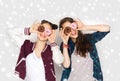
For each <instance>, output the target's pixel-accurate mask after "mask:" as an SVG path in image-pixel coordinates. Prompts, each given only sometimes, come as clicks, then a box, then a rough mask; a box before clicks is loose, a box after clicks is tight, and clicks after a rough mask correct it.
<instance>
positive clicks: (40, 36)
mask: <svg viewBox="0 0 120 81" xmlns="http://www.w3.org/2000/svg"><path fill="white" fill-rule="evenodd" d="M41 26H42V27H44V29H45V30H44V31H42V32H39V33H38V39H39V40H40V41H47V40H48V36H49V35H50V34H51V33H52V27H51V25H50V24H49V23H43V24H41Z"/></svg>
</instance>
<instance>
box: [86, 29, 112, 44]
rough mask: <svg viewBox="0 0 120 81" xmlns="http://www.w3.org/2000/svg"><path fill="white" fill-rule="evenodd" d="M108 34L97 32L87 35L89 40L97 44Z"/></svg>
mask: <svg viewBox="0 0 120 81" xmlns="http://www.w3.org/2000/svg"><path fill="white" fill-rule="evenodd" d="M109 32H110V31H108V32H99V31H97V32H95V33H92V34H86V36H87V38H88V40H90V41H91V42H92V43H97V42H98V41H101V40H102V39H103V38H104V37H105V36H106V35H107V34H108V33H109Z"/></svg>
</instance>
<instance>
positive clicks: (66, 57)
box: [60, 29, 71, 68]
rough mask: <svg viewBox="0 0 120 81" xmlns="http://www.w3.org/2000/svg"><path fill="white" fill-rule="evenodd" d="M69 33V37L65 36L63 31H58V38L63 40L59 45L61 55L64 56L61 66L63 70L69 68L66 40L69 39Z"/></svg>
mask: <svg viewBox="0 0 120 81" xmlns="http://www.w3.org/2000/svg"><path fill="white" fill-rule="evenodd" d="M70 34H71V33H69V35H67V36H66V35H65V34H64V32H63V30H62V29H61V30H60V36H61V38H62V40H63V44H62V45H61V48H62V53H63V56H64V61H63V63H62V64H63V66H64V67H65V68H68V67H69V66H70V57H69V54H68V45H67V44H68V39H69V36H70Z"/></svg>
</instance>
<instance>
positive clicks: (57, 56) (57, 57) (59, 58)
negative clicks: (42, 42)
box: [50, 42, 64, 65]
mask: <svg viewBox="0 0 120 81" xmlns="http://www.w3.org/2000/svg"><path fill="white" fill-rule="evenodd" d="M50 46H51V50H52V52H53V60H54V62H55V63H56V64H58V65H59V64H62V63H63V60H64V57H63V55H62V53H61V51H60V49H59V46H58V45H57V44H56V43H55V42H54V43H51V44H50Z"/></svg>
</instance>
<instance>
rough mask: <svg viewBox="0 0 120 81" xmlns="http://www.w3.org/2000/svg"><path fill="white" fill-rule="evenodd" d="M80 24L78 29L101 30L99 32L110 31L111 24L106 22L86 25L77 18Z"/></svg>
mask: <svg viewBox="0 0 120 81" xmlns="http://www.w3.org/2000/svg"><path fill="white" fill-rule="evenodd" d="M75 21H76V23H77V25H78V30H85V31H91V30H92V31H99V32H108V31H110V26H109V25H106V24H99V25H85V24H84V23H83V22H81V21H80V20H79V19H76V20H75Z"/></svg>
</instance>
